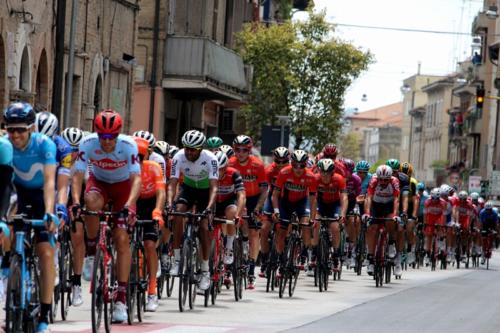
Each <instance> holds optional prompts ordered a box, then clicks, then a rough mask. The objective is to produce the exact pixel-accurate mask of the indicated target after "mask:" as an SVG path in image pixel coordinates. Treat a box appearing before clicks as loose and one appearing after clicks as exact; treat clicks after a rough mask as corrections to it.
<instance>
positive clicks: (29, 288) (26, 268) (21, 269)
mask: <svg viewBox="0 0 500 333" xmlns="http://www.w3.org/2000/svg"><path fill="white" fill-rule="evenodd" d="M7 223H8V224H9V225H12V226H14V230H15V235H16V240H15V248H14V251H13V252H14V253H13V254H12V257H11V258H10V275H9V279H8V281H7V290H6V294H7V299H6V303H5V311H6V315H5V331H6V332H7V333H21V332H22V333H25V332H27V333H31V332H35V330H36V327H37V324H38V315H39V313H40V278H39V275H38V272H39V270H38V260H37V258H36V256H35V253H34V247H33V246H32V245H33V244H34V243H35V239H34V238H35V237H34V232H33V231H34V229H45V228H46V223H45V221H43V220H38V219H28V218H27V215H26V214H19V215H14V216H13V217H12V219H11V220H10V221H8V222H7ZM49 242H50V245H51V246H52V247H55V240H54V236H53V235H50V238H49Z"/></svg>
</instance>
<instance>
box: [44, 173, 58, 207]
mask: <svg viewBox="0 0 500 333" xmlns="http://www.w3.org/2000/svg"><path fill="white" fill-rule="evenodd" d="M56 168H57V166H56V165H55V164H46V165H44V167H43V202H44V204H45V212H46V213H50V214H53V213H54V204H55V198H56V191H55V188H56Z"/></svg>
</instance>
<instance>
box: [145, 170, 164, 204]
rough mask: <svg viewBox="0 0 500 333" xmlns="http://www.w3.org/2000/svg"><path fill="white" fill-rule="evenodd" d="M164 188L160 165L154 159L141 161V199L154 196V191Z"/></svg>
mask: <svg viewBox="0 0 500 333" xmlns="http://www.w3.org/2000/svg"><path fill="white" fill-rule="evenodd" d="M161 189H165V181H164V180H163V174H162V172H161V167H160V165H159V164H158V163H156V162H154V161H143V162H142V166H141V194H140V198H141V199H149V198H154V197H155V196H156V191H158V190H161Z"/></svg>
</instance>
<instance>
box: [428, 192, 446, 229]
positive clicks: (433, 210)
mask: <svg viewBox="0 0 500 333" xmlns="http://www.w3.org/2000/svg"><path fill="white" fill-rule="evenodd" d="M424 207H425V208H424V214H425V217H426V223H427V224H432V225H434V224H444V222H445V220H444V213H445V211H446V207H447V204H446V201H445V200H443V199H441V198H440V199H439V200H433V199H431V198H429V199H427V200H426V201H425V203H424Z"/></svg>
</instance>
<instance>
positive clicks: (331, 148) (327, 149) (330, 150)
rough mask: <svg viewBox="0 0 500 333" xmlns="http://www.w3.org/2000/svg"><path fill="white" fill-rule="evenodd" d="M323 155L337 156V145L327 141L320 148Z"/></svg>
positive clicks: (325, 156) (328, 156)
mask: <svg viewBox="0 0 500 333" xmlns="http://www.w3.org/2000/svg"><path fill="white" fill-rule="evenodd" d="M322 153H323V157H324V158H330V157H333V158H335V157H337V153H338V151H337V146H336V145H334V144H333V143H327V144H326V145H325V146H324V147H323V150H322Z"/></svg>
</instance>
